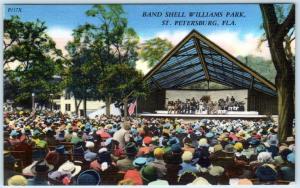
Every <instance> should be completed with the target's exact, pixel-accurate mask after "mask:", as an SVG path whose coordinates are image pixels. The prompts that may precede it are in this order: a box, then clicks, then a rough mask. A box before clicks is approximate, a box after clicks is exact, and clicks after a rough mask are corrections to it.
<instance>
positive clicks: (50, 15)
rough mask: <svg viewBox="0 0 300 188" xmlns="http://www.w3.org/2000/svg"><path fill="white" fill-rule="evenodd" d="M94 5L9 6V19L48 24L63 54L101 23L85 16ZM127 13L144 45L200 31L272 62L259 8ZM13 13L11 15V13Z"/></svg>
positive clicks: (136, 7)
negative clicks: (81, 32) (85, 28)
mask: <svg viewBox="0 0 300 188" xmlns="http://www.w3.org/2000/svg"><path fill="white" fill-rule="evenodd" d="M91 7H92V5H49V4H48V5H5V18H10V17H11V15H18V16H19V17H20V18H21V19H22V20H23V21H35V20H36V19H39V20H42V21H44V22H46V25H47V26H48V30H47V32H48V34H49V35H50V36H51V37H52V38H53V40H54V41H55V42H56V46H57V48H60V49H62V50H63V52H64V53H67V52H66V50H65V49H64V46H65V45H66V44H67V42H68V41H70V40H72V30H73V29H75V28H76V27H77V26H79V25H81V24H84V23H86V22H89V23H97V22H98V23H99V20H96V19H95V18H91V17H87V16H86V15H85V12H86V11H87V10H88V9H90V8H91ZM11 8H21V9H22V11H21V12H19V11H18V10H15V11H12V10H13V9H11ZM123 8H124V10H125V12H126V13H127V18H128V24H129V26H130V27H132V28H134V29H135V31H136V32H137V33H138V35H139V36H140V39H141V41H142V42H143V41H145V40H147V39H150V38H154V37H161V38H164V39H168V40H170V41H171V42H172V43H173V45H176V44H177V43H178V42H179V41H180V40H181V39H182V38H184V37H185V36H186V35H187V34H188V33H189V32H190V31H191V30H192V29H196V30H198V31H199V32H200V33H202V34H204V35H205V36H206V37H208V38H209V39H210V40H212V41H213V42H215V43H216V44H218V45H219V46H221V47H222V48H223V49H225V50H226V51H228V52H229V53H231V54H232V55H234V56H239V55H242V56H246V55H255V56H260V57H263V58H265V59H270V53H269V48H268V45H267V43H265V44H264V45H262V47H261V48H260V49H257V44H258V41H259V39H260V37H261V35H262V33H263V30H262V29H260V25H261V23H262V18H261V12H260V8H259V5H258V4H126V5H123ZM9 10H10V11H9ZM234 11H235V12H243V14H244V15H245V17H237V18H226V17H225V16H222V17H221V18H215V17H214V18H203V17H202V18H189V17H188V13H189V12H209V13H212V12H222V13H223V15H224V14H226V13H227V12H234ZM143 12H162V13H163V14H165V13H166V12H185V15H186V16H187V17H185V18H181V17H179V18H178V17H176V18H174V17H173V18H165V17H163V16H162V17H143V16H142V15H143ZM166 19H168V20H169V21H170V23H172V25H168V26H163V25H162V20H166ZM224 19H227V20H229V21H231V20H234V21H235V26H232V25H228V26H226V25H220V24H219V26H207V25H206V26H203V25H202V26H178V25H174V21H175V20H190V21H199V20H217V21H218V22H219V23H221V22H222V20H224ZM137 69H140V70H142V71H143V72H144V73H146V72H147V71H149V67H148V66H147V63H146V62H143V61H141V60H139V61H138V62H137Z"/></svg>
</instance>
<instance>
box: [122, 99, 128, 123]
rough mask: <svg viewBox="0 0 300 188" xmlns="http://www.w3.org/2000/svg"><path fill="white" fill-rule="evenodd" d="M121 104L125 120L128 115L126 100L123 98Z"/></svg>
mask: <svg viewBox="0 0 300 188" xmlns="http://www.w3.org/2000/svg"><path fill="white" fill-rule="evenodd" d="M123 103H124V117H125V119H127V114H128V98H127V97H125V98H124V99H123Z"/></svg>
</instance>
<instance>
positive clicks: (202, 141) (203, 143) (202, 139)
mask: <svg viewBox="0 0 300 188" xmlns="http://www.w3.org/2000/svg"><path fill="white" fill-rule="evenodd" d="M198 144H199V146H208V143H207V139H206V138H201V139H200V140H199V143H198Z"/></svg>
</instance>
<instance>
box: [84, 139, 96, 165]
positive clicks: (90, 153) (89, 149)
mask: <svg viewBox="0 0 300 188" xmlns="http://www.w3.org/2000/svg"><path fill="white" fill-rule="evenodd" d="M85 147H86V148H87V149H86V151H85V152H84V159H85V160H86V161H88V162H90V161H93V160H95V159H96V157H97V154H96V153H95V152H93V149H94V147H95V144H94V143H93V142H91V141H86V143H85Z"/></svg>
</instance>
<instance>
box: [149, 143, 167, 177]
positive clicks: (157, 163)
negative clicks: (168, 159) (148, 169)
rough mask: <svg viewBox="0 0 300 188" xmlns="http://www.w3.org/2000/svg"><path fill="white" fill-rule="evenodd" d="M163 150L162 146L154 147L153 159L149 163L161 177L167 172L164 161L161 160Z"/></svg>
mask: <svg viewBox="0 0 300 188" xmlns="http://www.w3.org/2000/svg"><path fill="white" fill-rule="evenodd" d="M163 156H164V150H163V149H162V148H156V149H155V150H154V158H155V159H154V161H152V162H150V163H149V165H150V166H153V167H154V168H156V172H157V177H158V178H163V177H164V176H165V175H166V173H167V168H166V163H165V162H164V160H163Z"/></svg>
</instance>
